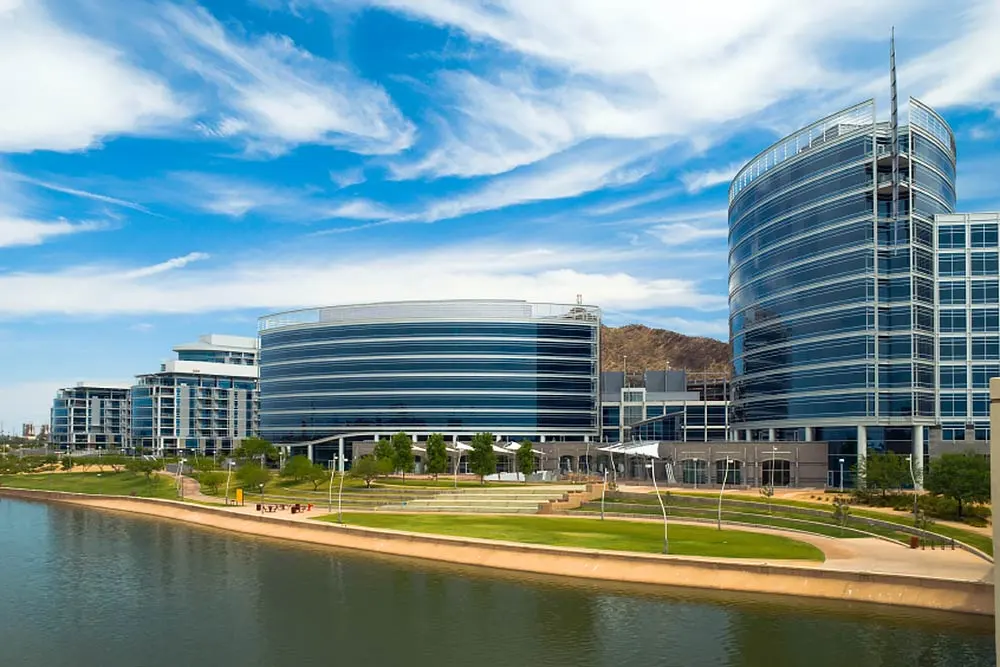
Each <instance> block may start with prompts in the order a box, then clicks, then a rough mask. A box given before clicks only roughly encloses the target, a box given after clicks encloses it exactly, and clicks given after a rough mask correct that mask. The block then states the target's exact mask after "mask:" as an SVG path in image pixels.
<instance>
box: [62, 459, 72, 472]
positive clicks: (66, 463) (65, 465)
mask: <svg viewBox="0 0 1000 667" xmlns="http://www.w3.org/2000/svg"><path fill="white" fill-rule="evenodd" d="M62 469H63V470H65V471H67V472H69V471H70V470H72V469H73V457H72V456H64V457H63V459H62Z"/></svg>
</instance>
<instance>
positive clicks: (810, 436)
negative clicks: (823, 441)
mask: <svg viewBox="0 0 1000 667" xmlns="http://www.w3.org/2000/svg"><path fill="white" fill-rule="evenodd" d="M805 431H806V442H812V441H813V439H814V438H815V437H816V432H815V431H814V430H813V427H812V426H806V429H805Z"/></svg>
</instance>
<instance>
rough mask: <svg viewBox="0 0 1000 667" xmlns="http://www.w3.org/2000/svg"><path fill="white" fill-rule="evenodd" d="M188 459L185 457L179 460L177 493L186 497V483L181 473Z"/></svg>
mask: <svg viewBox="0 0 1000 667" xmlns="http://www.w3.org/2000/svg"><path fill="white" fill-rule="evenodd" d="M186 462H187V461H186V460H185V459H180V460H178V461H177V495H178V496H180V497H181V498H183V497H184V483H183V481H182V480H181V475H182V474H183V473H184V464H185V463H186Z"/></svg>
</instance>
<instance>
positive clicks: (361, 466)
mask: <svg viewBox="0 0 1000 667" xmlns="http://www.w3.org/2000/svg"><path fill="white" fill-rule="evenodd" d="M390 472H392V461H390V460H389V459H377V458H375V456H374V455H371V454H369V455H367V456H362V457H361V458H359V459H358V460H357V461H355V462H354V463H353V464H352V465H351V477H356V478H358V479H363V480H365V486H366V487H367V488H369V489H370V488H371V487H372V481H373V480H375V479H376V478H378V477H381V476H383V475H388V474H389V473H390Z"/></svg>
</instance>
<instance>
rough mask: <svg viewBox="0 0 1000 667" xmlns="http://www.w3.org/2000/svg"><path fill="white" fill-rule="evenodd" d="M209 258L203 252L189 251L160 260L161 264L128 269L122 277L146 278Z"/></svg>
mask: <svg viewBox="0 0 1000 667" xmlns="http://www.w3.org/2000/svg"><path fill="white" fill-rule="evenodd" d="M208 258H209V256H208V255H207V254H206V253H203V252H189V253H188V254H186V255H184V256H183V257H175V258H173V259H168V260H167V261H165V262H160V263H159V264H154V265H152V266H145V267H143V268H141V269H135V270H134V271H127V272H126V273H123V274H122V277H123V278H126V279H130V280H131V279H135V278H146V277H149V276H155V275H158V274H160V273H166V272H167V271H173V270H174V269H183V268H184V267H185V266H187V265H188V264H190V263H191V262H198V261H201V260H205V259H208Z"/></svg>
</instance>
